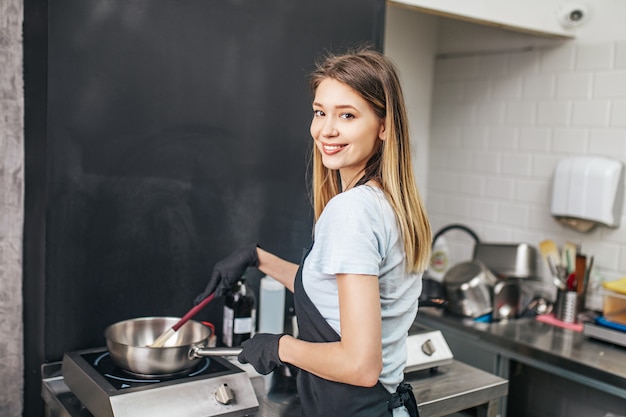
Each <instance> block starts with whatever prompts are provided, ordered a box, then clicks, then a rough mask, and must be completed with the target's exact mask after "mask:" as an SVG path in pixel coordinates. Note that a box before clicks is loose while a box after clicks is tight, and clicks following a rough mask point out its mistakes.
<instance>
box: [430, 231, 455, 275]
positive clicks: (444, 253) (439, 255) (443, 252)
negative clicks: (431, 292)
mask: <svg viewBox="0 0 626 417" xmlns="http://www.w3.org/2000/svg"><path fill="white" fill-rule="evenodd" d="M448 269H450V250H449V249H448V243H447V242H446V239H445V238H444V237H443V236H439V237H438V238H437V240H436V241H435V245H434V246H433V250H432V255H431V256H430V268H429V269H428V276H429V277H430V278H432V279H433V280H434V281H437V282H442V281H443V276H444V275H445V274H446V272H447V271H448Z"/></svg>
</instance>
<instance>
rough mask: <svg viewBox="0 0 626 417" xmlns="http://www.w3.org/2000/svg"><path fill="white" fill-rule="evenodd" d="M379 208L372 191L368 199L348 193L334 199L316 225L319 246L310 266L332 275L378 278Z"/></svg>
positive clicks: (379, 256)
mask: <svg viewBox="0 0 626 417" xmlns="http://www.w3.org/2000/svg"><path fill="white" fill-rule="evenodd" d="M368 197H369V198H368ZM372 197H374V198H372ZM376 207H377V199H376V198H375V196H374V193H371V192H370V195H369V196H368V195H367V193H365V192H348V193H342V194H339V195H337V196H336V197H335V198H333V199H332V200H331V201H330V202H329V203H328V205H327V206H326V208H325V209H324V212H323V213H322V216H320V219H319V220H318V223H317V225H316V228H315V246H318V245H319V246H318V247H317V248H316V249H318V250H316V251H314V253H315V255H314V259H311V262H310V267H311V268H313V269H314V270H316V271H318V272H321V273H324V274H332V275H334V274H365V275H379V273H380V265H381V260H382V255H381V253H380V248H381V245H380V244H379V241H380V238H381V233H380V232H379V231H380V230H381V218H380V213H379V212H378V210H376Z"/></svg>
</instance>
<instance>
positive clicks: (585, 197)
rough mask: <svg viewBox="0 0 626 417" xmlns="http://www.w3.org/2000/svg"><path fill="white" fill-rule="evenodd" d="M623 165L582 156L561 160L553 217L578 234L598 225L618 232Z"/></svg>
mask: <svg viewBox="0 0 626 417" xmlns="http://www.w3.org/2000/svg"><path fill="white" fill-rule="evenodd" d="M623 199H624V165H623V163H622V162H621V161H618V160H615V159H612V158H607V157H600V156H594V157H592V156H580V157H570V158H565V159H562V160H560V161H559V162H558V164H557V166H556V169H555V171H554V180H553V186H552V205H551V214H552V216H554V218H555V219H556V220H557V221H558V222H560V223H561V224H563V225H565V226H567V227H571V228H573V229H574V230H577V231H579V232H588V231H590V230H591V229H593V228H594V227H595V226H597V225H604V226H608V227H612V228H616V227H618V226H619V224H620V218H621V216H622V202H623Z"/></svg>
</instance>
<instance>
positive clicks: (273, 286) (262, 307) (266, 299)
mask: <svg viewBox="0 0 626 417" xmlns="http://www.w3.org/2000/svg"><path fill="white" fill-rule="evenodd" d="M259 292H260V295H259V333H273V334H280V333H283V332H284V329H285V323H284V321H285V287H284V286H283V284H281V283H280V282H278V281H276V280H275V279H274V278H272V277H270V276H268V275H266V276H264V277H263V278H261V282H260V289H259Z"/></svg>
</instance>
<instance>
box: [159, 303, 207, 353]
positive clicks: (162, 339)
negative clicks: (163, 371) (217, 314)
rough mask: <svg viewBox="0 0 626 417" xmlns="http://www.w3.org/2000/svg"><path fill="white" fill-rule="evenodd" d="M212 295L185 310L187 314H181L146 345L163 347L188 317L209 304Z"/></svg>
mask: <svg viewBox="0 0 626 417" xmlns="http://www.w3.org/2000/svg"><path fill="white" fill-rule="evenodd" d="M214 297H215V293H213V294H211V295H209V296H208V297H207V298H205V299H204V300H202V301H201V302H200V303H198V305H196V306H194V307H193V308H192V309H191V310H189V311H188V312H187V314H185V315H184V316H183V318H182V319H180V320H178V321H177V322H176V324H174V325H173V326H172V327H170V328H169V329H167V330H166V331H164V332H163V333H162V334H161V335H160V336H159V337H157V338H156V339H155V340H154V342H152V344H151V345H148V347H153V348H160V347H163V346H164V345H165V343H167V341H168V340H170V338H171V337H172V336H174V335H175V334H176V332H177V331H178V329H180V328H181V327H182V326H183V324H185V323H187V322H188V321H189V319H191V318H192V317H193V316H195V315H196V314H197V313H198V311H200V310H202V309H203V308H204V306H206V305H207V304H209V303H210V302H211V300H213V298H214Z"/></svg>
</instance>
